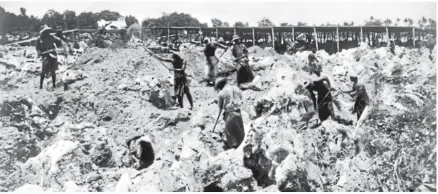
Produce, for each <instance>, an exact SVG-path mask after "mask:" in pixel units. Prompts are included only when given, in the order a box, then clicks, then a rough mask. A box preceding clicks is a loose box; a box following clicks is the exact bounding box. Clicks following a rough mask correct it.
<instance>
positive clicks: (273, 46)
mask: <svg viewBox="0 0 438 194" xmlns="http://www.w3.org/2000/svg"><path fill="white" fill-rule="evenodd" d="M271 29H272V48H274V49H275V41H274V38H275V37H274V28H273V27H272V28H271Z"/></svg>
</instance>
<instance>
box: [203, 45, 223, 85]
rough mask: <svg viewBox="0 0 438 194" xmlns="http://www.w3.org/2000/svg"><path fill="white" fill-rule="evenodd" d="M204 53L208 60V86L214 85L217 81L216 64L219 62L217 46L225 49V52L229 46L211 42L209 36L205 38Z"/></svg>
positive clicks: (206, 65) (206, 72) (206, 75)
mask: <svg viewBox="0 0 438 194" xmlns="http://www.w3.org/2000/svg"><path fill="white" fill-rule="evenodd" d="M204 44H205V48H204V55H205V58H206V60H207V63H206V64H205V80H207V86H214V83H215V82H216V73H217V72H216V69H217V68H216V66H217V64H218V63H219V59H218V58H217V57H216V49H217V47H219V48H222V49H224V50H225V51H224V53H225V52H227V50H228V47H226V46H224V45H222V44H219V43H217V42H211V41H210V39H209V38H208V37H206V38H205V39H204Z"/></svg>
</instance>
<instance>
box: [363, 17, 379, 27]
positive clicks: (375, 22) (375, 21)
mask: <svg viewBox="0 0 438 194" xmlns="http://www.w3.org/2000/svg"><path fill="white" fill-rule="evenodd" d="M365 26H382V21H381V20H379V19H374V18H373V19H371V20H369V21H365Z"/></svg>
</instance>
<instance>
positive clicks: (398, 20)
mask: <svg viewBox="0 0 438 194" xmlns="http://www.w3.org/2000/svg"><path fill="white" fill-rule="evenodd" d="M398 25H400V18H397V24H396V26H398Z"/></svg>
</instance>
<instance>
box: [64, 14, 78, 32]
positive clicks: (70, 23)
mask: <svg viewBox="0 0 438 194" xmlns="http://www.w3.org/2000/svg"><path fill="white" fill-rule="evenodd" d="M62 15H63V18H64V22H65V24H64V26H65V28H67V29H74V28H76V27H77V17H76V13H75V12H74V11H70V10H65V11H64V13H63V14H62Z"/></svg>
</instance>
